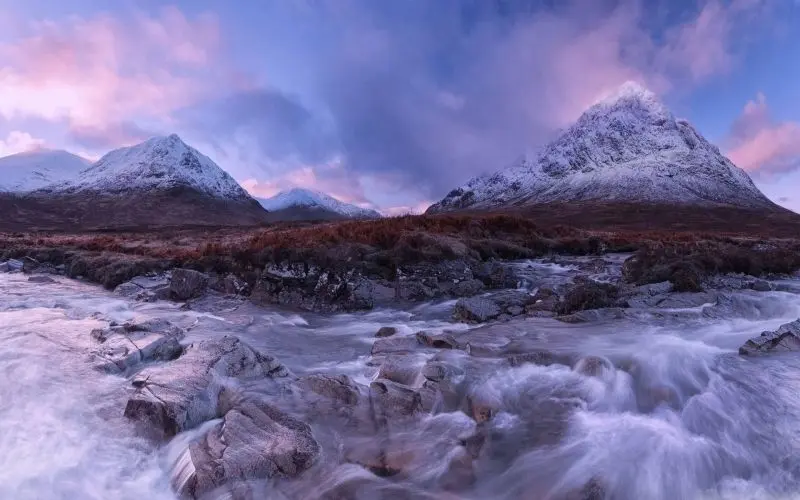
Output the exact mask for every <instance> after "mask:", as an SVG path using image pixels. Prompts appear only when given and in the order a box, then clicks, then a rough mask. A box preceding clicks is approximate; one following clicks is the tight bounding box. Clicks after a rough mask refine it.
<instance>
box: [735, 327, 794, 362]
mask: <svg viewBox="0 0 800 500" xmlns="http://www.w3.org/2000/svg"><path fill="white" fill-rule="evenodd" d="M797 350H800V319H798V320H795V321H792V322H791V323H786V324H785V325H781V326H780V328H778V329H777V330H775V331H771V332H770V331H767V332H763V333H762V334H761V335H760V336H758V337H754V338H752V339H750V340H748V341H747V342H745V344H744V345H743V346H742V347H740V348H739V354H741V355H745V356H747V355H754V354H761V353H767V352H783V351H797Z"/></svg>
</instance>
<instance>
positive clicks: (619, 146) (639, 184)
mask: <svg viewBox="0 0 800 500" xmlns="http://www.w3.org/2000/svg"><path fill="white" fill-rule="evenodd" d="M575 200H600V201H617V202H646V203H672V204H689V205H713V204H724V205H738V206H743V207H771V206H773V205H772V203H771V202H770V201H769V200H768V199H767V198H766V197H765V196H764V195H763V194H762V193H761V192H760V191H759V190H758V188H756V186H755V184H753V181H752V180H751V179H750V177H748V175H747V174H746V173H745V172H744V171H743V170H742V169H740V168H738V167H736V166H735V165H734V164H733V163H731V162H730V160H728V159H727V158H725V156H723V155H722V153H721V152H720V151H719V149H718V148H717V147H716V146H714V145H712V144H711V143H709V142H708V141H707V140H706V139H705V138H703V137H702V136H701V135H700V134H699V133H698V132H697V131H696V130H695V129H694V127H692V125H691V124H689V123H688V122H687V121H685V120H679V119H677V118H675V116H674V115H673V114H672V113H671V112H670V111H669V110H668V109H667V108H666V107H665V106H664V105H663V104H662V103H661V102H659V100H658V99H657V98H656V96H655V95H654V94H653V93H651V92H649V91H648V90H646V89H644V88H642V87H641V86H639V85H638V84H635V83H628V84H626V85H624V86H623V87H622V88H621V89H620V91H619V92H618V94H617V95H615V96H613V97H611V98H608V99H606V100H604V101H602V102H600V103H598V104H596V105H594V106H592V107H591V108H589V109H588V110H587V111H586V112H585V113H584V114H583V115H582V116H581V117H580V118H579V119H578V121H577V122H576V123H575V124H574V125H573V126H572V127H570V128H569V129H567V130H566V131H565V132H564V133H563V134H562V135H561V136H560V137H559V138H558V139H556V140H555V141H554V142H552V143H550V144H549V145H547V146H546V147H544V149H543V150H542V151H541V152H540V153H539V154H538V155H537V156H535V157H523V158H521V159H519V160H518V161H517V162H516V163H515V164H513V165H512V166H511V167H509V168H507V169H505V170H502V171H500V172H497V173H494V174H491V175H487V176H482V177H477V178H475V179H472V180H470V181H469V182H468V183H467V184H465V185H464V186H462V187H460V188H458V189H455V190H453V191H452V192H450V193H449V194H448V195H447V196H446V197H445V198H444V199H443V200H442V201H440V202H439V203H436V204H434V205H432V206H431V207H430V208H429V209H428V212H429V213H438V212H447V211H451V210H459V209H465V208H471V209H491V208H497V207H504V206H511V205H520V204H523V205H524V204H538V203H549V202H566V201H575Z"/></svg>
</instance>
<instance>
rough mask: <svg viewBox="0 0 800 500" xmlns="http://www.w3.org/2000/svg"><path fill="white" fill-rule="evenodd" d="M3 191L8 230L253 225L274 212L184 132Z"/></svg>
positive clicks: (0, 202) (0, 203) (0, 199)
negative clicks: (31, 186)
mask: <svg viewBox="0 0 800 500" xmlns="http://www.w3.org/2000/svg"><path fill="white" fill-rule="evenodd" d="M43 184H44V185H41V186H39V187H38V188H37V189H35V190H33V191H31V192H20V191H17V192H14V193H9V194H6V195H3V196H0V212H2V213H3V214H4V220H1V221H0V229H3V228H5V229H6V230H8V229H9V228H11V229H12V230H15V231H19V230H26V229H42V230H86V229H157V228H164V227H186V226H249V225H258V224H262V223H265V222H268V214H267V212H266V211H265V210H264V209H263V208H262V207H261V205H259V203H258V202H257V201H256V200H255V199H254V198H252V197H251V196H250V195H249V194H248V193H247V191H245V190H244V189H243V188H242V187H241V186H240V185H239V184H238V183H237V182H236V181H235V180H234V179H233V178H232V177H231V176H230V175H229V174H228V173H226V172H225V171H224V170H222V169H221V168H220V167H219V166H217V165H216V164H215V163H214V162H213V161H211V160H210V159H209V158H208V157H206V156H204V155H203V154H201V153H200V152H198V151H197V150H196V149H194V148H192V147H190V146H188V145H187V144H186V143H184V142H183V141H182V140H181V139H180V137H178V136H177V135H174V134H173V135H169V136H165V137H154V138H152V139H149V140H147V141H145V142H143V143H141V144H137V145H135V146H131V147H127V148H120V149H116V150H114V151H111V152H110V153H108V154H106V155H105V156H103V157H102V158H101V159H100V160H98V161H97V162H96V163H94V164H93V165H91V166H89V167H86V168H84V169H83V170H80V171H79V172H78V173H77V174H74V175H72V176H71V177H70V178H69V179H64V178H59V179H57V180H56V182H53V183H43Z"/></svg>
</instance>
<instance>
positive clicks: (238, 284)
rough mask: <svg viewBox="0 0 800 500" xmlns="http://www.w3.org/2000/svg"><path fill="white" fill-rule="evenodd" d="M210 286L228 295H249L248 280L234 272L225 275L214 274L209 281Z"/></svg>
mask: <svg viewBox="0 0 800 500" xmlns="http://www.w3.org/2000/svg"><path fill="white" fill-rule="evenodd" d="M208 288H210V289H211V290H214V291H215V292H219V293H224V294H226V295H247V293H248V292H249V291H250V287H249V286H248V284H247V282H245V281H243V280H241V279H239V278H238V277H237V276H235V275H233V274H227V275H225V276H212V277H211V278H209V281H208Z"/></svg>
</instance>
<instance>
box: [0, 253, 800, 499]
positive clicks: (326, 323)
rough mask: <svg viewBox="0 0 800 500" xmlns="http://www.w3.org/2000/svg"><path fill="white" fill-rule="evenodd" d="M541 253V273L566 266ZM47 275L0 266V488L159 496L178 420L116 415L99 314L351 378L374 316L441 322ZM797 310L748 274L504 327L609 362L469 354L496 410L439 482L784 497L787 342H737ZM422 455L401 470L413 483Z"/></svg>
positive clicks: (442, 420) (791, 488) (511, 495)
mask: <svg viewBox="0 0 800 500" xmlns="http://www.w3.org/2000/svg"><path fill="white" fill-rule="evenodd" d="M542 269H544V267H542ZM547 269H548V270H547V273H546V274H547V279H551V280H552V279H556V277H557V275H559V274H563V273H566V272H568V271H569V268H568V267H559V266H550V267H549V268H547ZM56 280H57V282H56V283H30V282H28V281H27V277H26V276H24V275H20V274H16V275H0V297H2V298H0V377H2V379H0V430H2V432H0V499H15V500H17V499H37V500H38V499H110V498H114V499H168V498H174V495H173V494H172V493H171V491H170V487H169V475H170V470H169V469H170V466H171V461H170V458H171V456H174V455H175V449H176V447H180V446H181V445H182V444H181V443H185V440H186V439H187V437H188V436H179V437H178V438H176V439H177V441H176V443H174V444H173V445H172V448H168V449H162V450H159V449H154V448H153V447H152V446H151V445H150V444H148V443H147V442H145V441H143V440H140V439H138V438H137V437H136V436H135V435H133V434H132V431H131V429H130V426H128V425H127V424H126V422H125V420H124V418H123V417H122V415H121V414H122V409H123V408H124V404H125V400H126V398H127V396H128V391H129V388H128V387H129V383H128V382H127V381H126V380H125V379H124V378H122V377H118V376H114V375H105V374H102V373H100V372H98V371H96V370H94V369H92V368H91V365H90V363H89V362H88V356H87V352H88V349H89V348H90V346H91V341H90V339H89V335H88V333H89V331H90V330H91V329H93V328H97V327H100V326H103V325H105V324H107V323H108V322H109V321H118V322H119V321H127V320H141V319H148V318H154V317H159V318H165V319H168V320H169V321H172V322H173V323H175V324H178V325H179V326H182V327H184V328H186V329H187V330H188V335H187V341H193V340H198V339H203V338H210V337H213V336H217V335H221V334H225V333H231V334H235V335H238V336H240V337H241V338H243V339H244V340H245V341H246V342H248V343H250V344H251V345H253V346H254V347H257V348H259V349H262V350H264V351H265V352H269V353H270V354H272V355H274V356H276V357H277V358H278V359H280V360H281V362H283V363H284V364H285V365H286V366H287V367H288V368H289V369H290V370H292V371H293V372H294V373H297V374H304V373H314V372H323V373H345V374H348V375H350V376H352V377H353V378H354V379H355V380H356V381H359V382H361V383H367V382H368V381H369V380H370V378H371V377H372V376H373V375H374V371H375V369H374V367H370V366H369V364H368V360H369V351H370V346H371V343H372V342H373V341H374V333H375V331H376V330H377V329H378V328H380V327H382V326H395V327H397V328H398V329H399V331H400V334H409V335H410V334H413V333H414V332H416V331H418V330H421V329H426V330H429V331H430V330H433V331H437V330H443V329H446V328H448V329H452V328H453V327H454V325H452V324H450V323H449V322H448V321H447V318H448V316H449V312H450V309H451V308H452V303H441V304H429V305H424V306H420V307H418V308H416V309H413V310H410V311H388V310H386V311H375V312H371V313H365V314H352V315H338V316H332V317H331V316H327V317H326V316H320V315H314V314H306V313H301V314H297V313H289V312H279V311H272V310H266V309H261V308H257V307H255V306H252V305H250V304H247V303H244V302H238V301H230V300H226V301H216V302H213V301H210V302H208V303H207V304H206V307H205V308H201V307H195V308H193V310H183V309H181V308H180V306H179V305H178V304H172V303H136V302H131V301H127V300H123V299H120V298H119V297H117V296H115V295H114V294H112V293H109V292H106V291H104V290H102V289H100V288H98V287H95V286H91V285H87V284H83V283H79V282H75V281H70V280H66V279H63V278H56ZM788 284H789V285H792V284H793V283H791V282H788ZM798 317H800V296H798V295H796V294H794V293H788V292H761V293H758V292H750V291H748V292H736V293H730V294H728V295H727V296H726V299H725V300H724V301H720V302H719V303H717V304H707V305H704V306H700V307H695V308H687V309H684V310H669V311H664V310H660V311H655V310H641V311H637V312H634V313H631V314H629V315H628V316H626V318H624V319H618V320H613V321H608V322H602V323H592V324H578V325H570V324H563V323H559V322H557V321H554V320H550V319H533V320H529V321H527V322H525V323H524V324H523V326H521V327H520V326H517V327H516V328H517V329H520V328H522V329H523V330H524V331H525V332H526V333H528V335H529V336H530V337H531V338H535V339H536V343H537V345H539V346H541V347H542V348H544V349H547V350H550V351H552V352H556V353H565V354H566V353H568V354H572V355H576V356H577V357H580V356H586V355H593V356H601V357H603V358H604V359H606V360H609V361H610V363H607V364H604V363H605V361H603V362H602V363H599V364H596V366H594V367H589V366H588V365H586V361H584V362H583V363H584V365H581V363H578V366H576V367H573V368H571V367H568V366H564V365H559V364H556V365H551V366H548V367H543V366H538V365H533V364H528V365H523V366H520V367H516V368H508V367H500V365H498V364H497V363H494V362H493V361H492V360H491V359H487V360H485V369H484V370H483V371H481V369H480V368H479V369H478V371H480V372H481V375H480V376H478V377H476V379H475V390H476V391H477V392H480V393H481V394H482V396H483V397H484V398H488V399H491V400H493V401H497V402H498V403H499V405H500V406H501V407H502V408H503V411H502V412H500V413H499V414H497V415H496V416H494V418H493V419H492V420H491V421H490V422H489V423H488V425H489V426H490V434H491V435H492V436H493V438H492V442H491V443H490V444H489V445H487V451H486V453H484V454H483V455H482V456H481V458H480V459H478V460H477V461H476V463H475V467H476V471H477V481H476V482H475V484H474V485H472V486H471V487H469V488H466V489H461V490H460V491H459V492H458V493H457V494H455V496H450V497H448V498H475V499H478V498H507V499H522V498H553V499H561V498H564V495H566V494H568V493H569V492H573V491H576V490H580V489H581V487H583V486H584V485H586V484H587V483H589V482H591V481H593V480H594V481H599V483H600V484H602V487H603V491H604V492H605V494H606V495H607V497H609V498H615V499H654V500H658V499H664V500H667V499H675V498H679V499H682V498H686V499H694V498H698V499H699V498H724V499H741V498H747V499H751V498H752V499H778V498H800V354H794V353H789V354H782V355H772V356H765V357H760V358H742V357H740V356H738V354H736V349H737V348H738V346H739V345H741V344H742V343H743V342H744V341H745V340H746V339H747V338H749V337H752V336H753V335H756V334H758V333H759V332H760V331H763V330H768V329H774V328H776V327H777V326H779V325H780V324H782V323H786V322H789V321H793V320H795V319H797V318H798ZM457 328H462V329H463V328H466V327H464V326H460V327H457ZM420 355H421V356H431V355H433V353H431V352H423V353H421V354H420ZM456 355H457V353H454V356H456ZM503 366H505V365H503ZM564 407H569V408H571V411H570V412H569V415H567V416H565V417H564V420H563V422H560V423H562V424H563V429H561V430H560V431H559V432H558V433H556V434H557V438H554V437H553V436H554V435H555V434H546V433H545V434H542V433H539V432H538V431H537V430H536V429H537V427H536V424H537V423H541V425H547V424H548V420H547V419H548V418H549V417H550V414H548V413H547V412H548V411H550V412H551V413H555V414H558V413H559V412H558V409H560V408H564ZM548 408H550V409H551V410H548ZM464 418H465V417H464V416H463V415H462V414H455V413H450V414H441V415H438V416H436V417H430V418H427V419H424V420H423V423H422V424H420V425H421V426H422V427H421V428H420V429H417V430H416V431H414V430H412V431H413V432H420V433H424V432H428V430H430V429H434V430H435V429H437V428H439V427H441V426H444V427H447V426H459V425H467V424H466V423H465V422H464ZM537 419H538V420H537ZM540 421H541V422H540ZM557 423H558V422H557ZM469 425H474V424H469ZM437 426H439V427H437ZM548 429H550V427H548ZM315 433H319V434H320V436H322V435H323V434H324V429H320V428H319V427H317V428H315ZM432 459H437V458H436V457H432ZM434 469H435V467H433V468H430V470H428V471H422V470H421V471H419V475H418V476H417V477H412V478H409V479H407V480H405V481H406V482H407V483H408V484H409V485H412V484H413V483H416V484H418V485H423V486H424V485H425V484H427V483H426V481H427V479H426V477H424V476H425V473H430V474H433V473H434ZM315 473H317V474H318V475H317V476H315V477H313V478H309V477H303V476H301V477H300V478H299V479H297V480H296V481H295V483H296V484H294V485H292V486H287V487H284V488H283V489H282V491H283V492H284V493H283V494H284V495H285V496H284V497H280V498H285V497H286V496H288V497H291V498H313V497H314V496H315V492H316V491H318V489H319V488H322V486H321V485H323V484H325V482H326V481H337V480H339V479H337V478H328V477H326V476H325V475H324V472H323V471H315ZM354 473H355V472H354ZM359 473H361V472H359ZM338 474H341V470H339V472H338ZM307 476H308V475H307ZM315 488H316V489H315Z"/></svg>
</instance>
